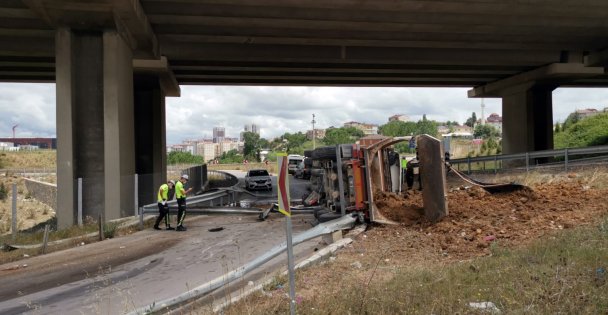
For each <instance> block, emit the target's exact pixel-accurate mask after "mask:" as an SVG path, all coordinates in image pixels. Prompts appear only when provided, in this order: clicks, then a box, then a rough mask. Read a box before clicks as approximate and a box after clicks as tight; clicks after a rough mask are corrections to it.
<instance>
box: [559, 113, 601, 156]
mask: <svg viewBox="0 0 608 315" xmlns="http://www.w3.org/2000/svg"><path fill="white" fill-rule="evenodd" d="M564 125H566V122H564ZM554 144H555V148H556V149H564V148H577V147H588V146H595V145H605V144H608V113H607V114H599V115H595V116H593V117H589V118H585V119H581V120H578V121H577V122H576V123H574V124H572V125H570V126H568V127H567V128H562V131H561V132H560V133H557V134H555V137H554Z"/></svg>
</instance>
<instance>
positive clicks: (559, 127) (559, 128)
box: [554, 122, 562, 133]
mask: <svg viewBox="0 0 608 315" xmlns="http://www.w3.org/2000/svg"><path fill="white" fill-rule="evenodd" d="M561 130H562V128H561V126H560V125H559V122H558V123H556V124H555V130H554V132H555V133H559V132H560V131H561Z"/></svg>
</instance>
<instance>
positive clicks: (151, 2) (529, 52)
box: [0, 0, 608, 226]
mask: <svg viewBox="0 0 608 315" xmlns="http://www.w3.org/2000/svg"><path fill="white" fill-rule="evenodd" d="M607 48H608V2H606V1H604V0H562V1H554V0H532V1H503V0H444V1H439V0H424V1H422V0H419V1H416V0H403V1H392V0H373V1H372V0H369V1H365V0H332V1H327V0H306V1H302V0H221V1H220V0H139V1H138V0H91V1H78V0H3V1H1V2H0V81H6V82H56V86H57V138H58V165H57V168H58V184H59V201H58V220H59V224H60V226H68V225H71V224H73V223H74V221H75V211H76V210H75V209H76V204H77V200H76V194H75V191H76V188H75V179H76V178H79V177H83V178H85V179H88V181H89V183H90V185H87V187H86V188H85V191H84V200H83V203H84V208H85V209H86V211H87V212H86V213H85V215H92V216H94V217H95V216H96V215H97V214H98V213H105V215H106V218H107V219H111V218H116V217H120V216H125V215H129V214H131V213H132V208H133V203H134V195H135V194H136V193H139V195H140V196H141V197H140V201H141V202H146V201H150V197H151V196H152V195H153V192H154V190H155V189H156V187H157V186H158V185H160V183H161V182H163V181H165V176H166V175H165V169H166V160H165V103H164V99H165V97H166V96H179V85H180V84H200V85H209V84H222V85H321V86H403V87H413V86H427V87H471V88H472V89H471V90H470V91H469V97H500V98H502V100H503V117H504V120H503V124H504V126H503V137H504V140H503V146H504V152H505V153H516V152H523V151H529V150H540V149H548V148H551V147H552V143H553V138H552V101H551V92H552V91H553V90H554V89H555V88H557V87H560V86H580V87H603V86H606V85H607V84H608V76H607V75H606V74H605V70H604V67H605V66H606V65H607V64H608V49H607ZM134 173H138V174H154V176H153V179H150V180H147V181H145V183H143V184H144V185H142V186H141V188H140V192H134V191H133V190H134V189H133V187H132V185H131V183H130V182H127V181H124V180H122V179H124V178H126V176H130V175H132V174H134Z"/></svg>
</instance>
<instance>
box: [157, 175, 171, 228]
mask: <svg viewBox="0 0 608 315" xmlns="http://www.w3.org/2000/svg"><path fill="white" fill-rule="evenodd" d="M174 186H175V182H174V181H172V180H170V181H168V182H167V183H166V184H162V185H160V188H158V195H157V201H158V212H159V213H160V214H159V216H158V218H156V223H155V224H154V229H155V230H160V227H159V226H158V225H159V224H160V221H162V220H163V219H165V228H166V229H167V230H175V228H172V227H171V217H169V205H167V201H168V200H169V190H170V189H173V187H174Z"/></svg>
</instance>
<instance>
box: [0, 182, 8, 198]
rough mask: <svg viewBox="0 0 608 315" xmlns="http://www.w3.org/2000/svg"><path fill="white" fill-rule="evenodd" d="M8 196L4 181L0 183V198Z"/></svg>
mask: <svg viewBox="0 0 608 315" xmlns="http://www.w3.org/2000/svg"><path fill="white" fill-rule="evenodd" d="M7 197H8V191H7V190H6V186H4V183H0V200H5V199H6V198H7Z"/></svg>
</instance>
